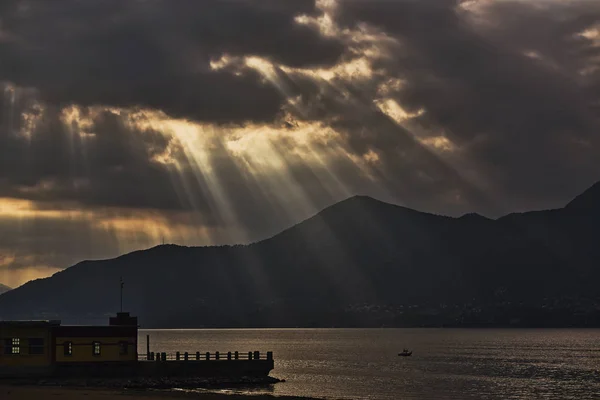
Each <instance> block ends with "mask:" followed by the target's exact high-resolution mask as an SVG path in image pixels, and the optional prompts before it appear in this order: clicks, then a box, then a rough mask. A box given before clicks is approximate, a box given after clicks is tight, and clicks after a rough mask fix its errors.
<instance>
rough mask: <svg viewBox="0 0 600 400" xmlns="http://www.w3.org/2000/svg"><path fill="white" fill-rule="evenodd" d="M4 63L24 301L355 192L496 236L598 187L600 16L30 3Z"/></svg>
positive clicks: (283, 223)
mask: <svg viewBox="0 0 600 400" xmlns="http://www.w3.org/2000/svg"><path fill="white" fill-rule="evenodd" d="M0 60H2V61H1V62H0V81H1V82H3V83H2V89H3V95H2V97H1V98H0V105H1V106H2V110H1V114H0V222H1V225H0V253H1V254H3V256H2V258H0V281H4V282H3V283H8V284H11V285H12V284H15V283H19V282H21V281H23V280H24V279H25V278H23V277H25V276H26V277H27V279H29V278H30V277H31V276H35V275H36V274H38V275H40V274H41V275H43V274H44V273H41V272H39V271H40V270H45V271H50V270H53V269H55V268H63V267H66V266H68V265H69V264H70V263H73V262H75V261H77V260H79V259H81V258H88V257H103V256H112V255H116V254H118V253H119V252H122V251H128V250H132V249H135V248H137V247H141V246H149V245H153V244H157V243H158V242H160V241H161V240H162V239H163V238H164V237H166V240H168V241H176V242H180V243H185V244H210V243H230V242H247V241H252V240H257V239H259V238H262V237H265V236H268V235H272V234H274V233H276V232H277V231H278V230H281V229H283V228H285V227H287V226H288V225H290V224H292V223H295V222H297V221H298V220H299V219H302V218H305V217H307V216H309V215H311V214H312V213H314V212H315V211H317V210H318V209H320V208H323V207H325V206H327V205H329V204H331V203H333V202H335V201H338V200H341V199H343V198H345V197H347V196H349V195H352V194H368V195H372V196H376V197H378V198H381V199H383V200H387V201H393V202H396V203H399V204H404V205H407V206H410V207H414V208H417V209H421V210H425V211H430V212H437V213H443V214H451V215H460V214H462V213H465V212H470V211H478V212H481V213H485V214H488V215H491V216H495V215H500V214H502V213H506V212H511V211H522V210H528V209H536V208H547V207H557V206H561V205H562V204H564V203H565V202H566V201H568V200H569V199H570V198H571V197H572V196H574V195H575V194H577V193H578V192H580V191H582V190H583V189H584V188H586V187H587V186H589V185H590V184H591V183H593V182H594V181H596V180H598V179H599V178H600V158H599V157H598V156H597V155H598V154H600V143H599V140H600V139H599V135H598V132H599V128H600V5H599V4H598V3H597V2H595V1H586V0H579V1H570V2H561V1H553V0H547V1H543V2H541V1H540V2H528V1H510V0H496V1H493V0H480V1H458V0H453V1H450V0H419V1H417V0H386V1H383V0H368V1H367V0H337V1H334V0H319V1H317V2H316V3H315V2H314V1H308V0H307V1H304V0H298V1H286V2H283V1H280V0H257V1H250V0H207V1H202V2H198V1H186V0H181V1H177V2H171V1H165V0H145V1H143V0H139V1H133V0H132V1H99V0H90V1H85V2H83V1H76V0H65V1H61V2H58V3H55V2H52V3H51V2H48V1H43V0H21V1H17V0H13V1H4V2H2V4H1V5H0ZM52 231H56V232H64V233H65V234H64V235H52V234H50V233H48V232H52ZM15 232H18V234H19V238H20V240H15V235H14V233H15ZM2 271H4V272H2ZM19 271H21V272H20V273H21V275H17V273H19ZM26 271H30V272H27V273H26ZM31 271H38V272H31Z"/></svg>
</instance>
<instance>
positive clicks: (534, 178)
mask: <svg viewBox="0 0 600 400" xmlns="http://www.w3.org/2000/svg"><path fill="white" fill-rule="evenodd" d="M340 3H341V5H340V7H339V14H338V18H339V21H340V23H342V24H343V25H345V26H348V27H357V26H359V25H360V24H361V23H367V24H369V25H370V26H374V27H377V28H378V29H381V30H383V31H384V32H386V33H387V34H388V35H391V36H392V37H394V38H396V39H397V45H396V46H395V47H392V48H391V49H388V50H389V51H390V56H391V57H390V58H387V59H384V60H383V61H381V63H380V64H379V65H377V67H378V68H382V69H384V70H385V71H386V75H387V76H391V77H397V78H400V79H402V80H403V85H402V86H401V88H400V89H399V90H397V91H396V93H394V94H393V96H394V98H395V99H396V100H398V102H399V103H400V104H401V105H402V106H403V107H405V109H407V110H412V111H414V110H419V109H423V110H424V111H425V113H424V114H423V115H422V116H421V117H420V118H419V120H418V122H419V124H420V125H421V126H425V127H428V128H430V129H431V130H432V131H433V132H438V133H439V132H443V133H444V134H445V135H447V136H448V138H449V139H450V140H452V142H454V143H456V144H457V145H458V146H460V148H461V151H462V154H461V157H463V158H464V159H468V160H470V161H471V162H472V163H473V164H474V165H475V166H476V168H478V169H479V170H480V171H481V172H482V173H483V174H484V176H486V178H487V180H489V181H491V182H494V184H495V185H496V186H497V187H498V193H497V194H498V195H499V198H498V200H497V203H499V204H502V205H504V206H508V208H509V209H510V208H513V207H518V208H530V207H536V206H538V207H539V206H540V205H541V204H544V205H545V206H546V205H548V206H549V205H558V204H559V202H563V201H565V200H566V199H567V198H568V197H569V196H571V195H573V194H574V193H576V192H577V191H579V190H581V189H582V188H583V187H585V186H587V185H588V184H589V182H590V181H593V180H595V179H597V178H598V176H599V175H598V173H599V172H600V163H599V161H598V158H597V157H596V156H595V155H594V151H597V149H598V148H599V146H600V143H598V139H599V138H598V134H597V132H598V127H599V125H598V117H599V115H598V112H597V109H595V110H594V109H593V108H592V107H591V106H592V105H593V104H594V102H597V101H598V92H595V91H593V90H591V88H592V83H593V81H592V80H591V79H589V78H584V77H582V76H581V75H580V74H579V72H580V69H581V68H582V67H584V66H587V67H589V66H591V65H596V66H597V65H598V63H599V60H598V58H597V57H596V56H597V54H598V47H597V45H592V41H591V40H590V39H586V38H585V37H582V36H580V35H578V34H579V33H581V32H583V31H584V30H585V29H588V28H590V27H592V26H593V25H594V24H595V23H598V22H599V21H600V6H598V4H597V3H592V2H586V1H580V2H569V3H568V4H564V3H561V2H550V1H549V2H545V3H544V4H543V5H540V4H538V3H531V2H516V1H515V2H495V3H494V2H479V9H477V13H479V14H478V17H477V18H479V20H477V19H474V18H473V17H472V16H471V15H469V14H468V13H467V12H466V11H464V10H462V9H461V8H459V6H460V4H461V3H462V2H458V1H412V0H397V1H360V0H347V1H341V2H340ZM532 52H533V53H532ZM538 56H539V58H537V57H538ZM592 149H593V150H592ZM514 195H518V196H519V197H520V198H519V200H518V201H517V202H514V203H513V202H511V201H510V200H509V199H508V198H509V197H510V196H514Z"/></svg>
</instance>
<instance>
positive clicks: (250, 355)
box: [248, 351, 252, 360]
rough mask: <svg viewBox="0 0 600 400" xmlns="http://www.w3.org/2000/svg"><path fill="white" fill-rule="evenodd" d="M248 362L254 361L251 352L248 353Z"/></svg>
mask: <svg viewBox="0 0 600 400" xmlns="http://www.w3.org/2000/svg"><path fill="white" fill-rule="evenodd" d="M248 360H252V352H251V351H249V352H248Z"/></svg>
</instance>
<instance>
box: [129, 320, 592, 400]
mask: <svg viewBox="0 0 600 400" xmlns="http://www.w3.org/2000/svg"><path fill="white" fill-rule="evenodd" d="M146 334H149V335H150V343H151V351H155V352H160V351H165V352H173V353H174V352H176V351H181V352H182V353H183V352H185V351H188V352H190V353H195V352H196V351H200V352H207V351H210V352H211V353H212V352H215V351H220V352H221V353H226V352H228V351H236V350H237V351H240V352H248V351H255V350H259V351H261V352H266V351H273V352H274V358H275V369H274V370H273V371H272V372H271V375H272V376H275V377H277V378H282V379H285V380H286V382H285V383H279V384H276V385H273V386H272V387H269V388H264V389H258V392H259V393H271V394H274V395H296V396H298V395H299V396H307V397H317V398H323V399H381V400H387V399H493V400H495V399H503V400H504V399H528V400H529V399H582V400H586V399H598V398H600V372H599V371H600V330H583V329H582V330H548V329H531V330H525V329H515V330H508V329H507V330H501V329H489V330H488V329H473V330H468V329H232V330H141V331H140V348H139V352H140V353H145V352H146V344H145V343H146V342H145V340H146ZM403 347H408V348H410V349H411V350H413V351H414V353H413V356H412V357H398V356H397V354H398V352H400V351H401V350H402V348H403Z"/></svg>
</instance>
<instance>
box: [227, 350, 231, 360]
mask: <svg viewBox="0 0 600 400" xmlns="http://www.w3.org/2000/svg"><path fill="white" fill-rule="evenodd" d="M227 361H231V352H230V351H228V352H227Z"/></svg>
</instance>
